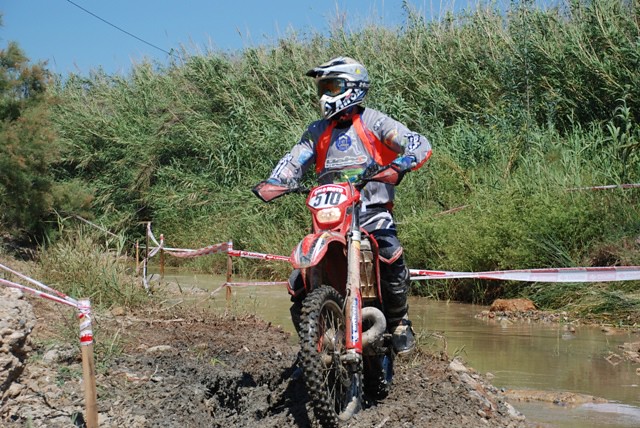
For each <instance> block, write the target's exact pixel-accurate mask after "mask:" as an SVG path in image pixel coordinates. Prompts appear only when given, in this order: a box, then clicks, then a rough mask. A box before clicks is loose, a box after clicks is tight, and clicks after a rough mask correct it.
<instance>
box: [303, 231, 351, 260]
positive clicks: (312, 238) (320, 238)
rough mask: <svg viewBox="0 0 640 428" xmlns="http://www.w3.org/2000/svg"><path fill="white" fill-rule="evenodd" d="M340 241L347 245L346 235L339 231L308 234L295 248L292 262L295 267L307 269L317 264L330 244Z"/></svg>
mask: <svg viewBox="0 0 640 428" xmlns="http://www.w3.org/2000/svg"><path fill="white" fill-rule="evenodd" d="M334 242H335V243H339V244H341V245H342V246H344V247H346V246H347V241H346V239H345V237H344V236H343V235H341V234H339V233H337V232H332V231H327V232H319V233H313V234H310V235H307V236H305V237H304V239H303V240H302V241H300V243H299V244H298V245H297V246H296V248H294V249H293V252H292V253H291V264H292V265H293V267H294V269H306V268H310V267H312V266H316V265H317V264H318V263H320V261H321V260H322V259H323V258H324V256H325V254H327V249H328V248H329V244H332V243H334Z"/></svg>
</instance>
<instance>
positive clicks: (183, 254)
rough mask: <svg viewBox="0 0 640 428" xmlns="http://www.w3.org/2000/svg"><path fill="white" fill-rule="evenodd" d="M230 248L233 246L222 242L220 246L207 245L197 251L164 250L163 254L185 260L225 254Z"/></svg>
mask: <svg viewBox="0 0 640 428" xmlns="http://www.w3.org/2000/svg"><path fill="white" fill-rule="evenodd" d="M230 248H233V244H232V243H230V242H224V243H221V244H214V245H209V246H208V247H204V248H199V249H197V250H189V249H180V251H175V250H174V251H170V250H167V249H165V251H164V252H165V254H169V255H172V256H173V257H178V258H183V259H186V258H190V257H200V256H206V255H209V254H220V253H227V252H229V249H230Z"/></svg>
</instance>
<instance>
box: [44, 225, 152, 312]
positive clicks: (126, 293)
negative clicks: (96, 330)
mask: <svg viewBox="0 0 640 428" xmlns="http://www.w3.org/2000/svg"><path fill="white" fill-rule="evenodd" d="M61 235H62V236H61V238H60V239H58V240H57V241H56V242H55V243H52V244H51V245H46V246H44V248H42V250H41V251H40V259H39V260H38V263H37V269H38V270H39V272H38V273H39V274H38V276H37V277H38V278H40V279H41V281H43V282H44V283H46V284H49V285H50V286H52V287H53V288H55V289H57V290H59V291H61V292H63V293H65V294H67V295H69V296H72V297H74V298H76V299H80V298H88V299H90V301H91V304H92V306H94V307H96V308H99V309H109V308H113V307H116V306H120V307H125V308H135V307H139V306H140V305H142V304H144V303H145V302H146V301H147V300H148V296H147V294H146V293H145V291H144V288H143V287H141V284H140V283H139V281H137V279H136V278H135V277H134V275H133V269H132V267H131V262H130V260H127V258H126V256H125V255H124V252H123V249H124V248H123V247H122V246H121V245H117V243H116V245H113V244H112V243H111V244H110V243H108V242H105V241H104V239H102V238H100V237H99V236H98V235H96V234H95V232H93V231H90V230H88V229H86V228H85V227H82V226H81V227H78V228H75V229H69V230H64V231H63V232H62V234H61ZM120 242H122V241H120Z"/></svg>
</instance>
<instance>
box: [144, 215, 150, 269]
mask: <svg viewBox="0 0 640 428" xmlns="http://www.w3.org/2000/svg"><path fill="white" fill-rule="evenodd" d="M150 228H151V222H150V221H149V222H147V231H146V233H145V235H146V243H145V247H144V252H145V254H144V259H145V260H147V261H148V260H149V229H150Z"/></svg>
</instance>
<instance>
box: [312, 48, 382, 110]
mask: <svg viewBox="0 0 640 428" xmlns="http://www.w3.org/2000/svg"><path fill="white" fill-rule="evenodd" d="M307 76H309V77H313V78H315V80H316V85H317V87H318V92H319V95H320V112H321V113H322V115H323V116H324V118H326V119H331V118H333V117H335V116H336V115H337V114H338V113H340V112H342V111H344V110H346V109H348V108H350V107H353V106H355V105H357V104H360V103H362V101H363V100H364V97H365V96H366V95H367V91H368V90H369V73H368V72H367V69H366V68H365V67H364V65H362V64H360V63H359V62H358V61H356V60H354V59H353V58H349V57H344V56H341V57H337V58H334V59H331V60H329V61H327V62H325V63H324V64H321V65H319V66H318V67H315V68H312V69H311V70H309V71H308V72H307Z"/></svg>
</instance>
